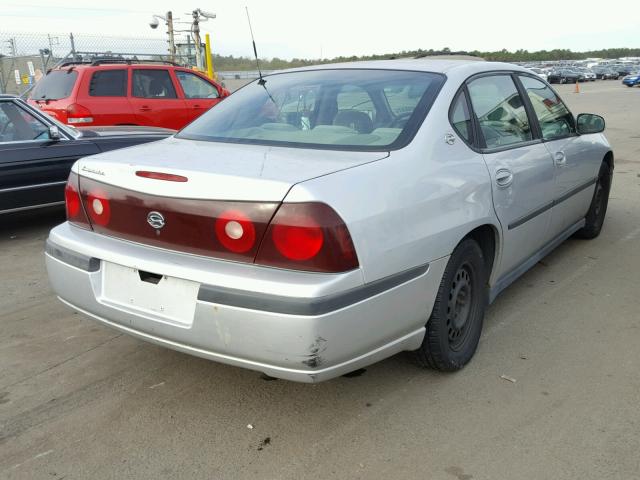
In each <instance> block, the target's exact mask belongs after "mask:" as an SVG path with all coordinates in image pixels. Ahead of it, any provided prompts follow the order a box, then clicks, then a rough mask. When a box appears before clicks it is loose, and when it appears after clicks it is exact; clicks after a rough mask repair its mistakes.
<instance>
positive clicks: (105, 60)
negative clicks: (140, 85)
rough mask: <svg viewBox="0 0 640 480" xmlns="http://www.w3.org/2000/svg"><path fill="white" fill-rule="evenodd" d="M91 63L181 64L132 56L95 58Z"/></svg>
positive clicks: (178, 65)
mask: <svg viewBox="0 0 640 480" xmlns="http://www.w3.org/2000/svg"><path fill="white" fill-rule="evenodd" d="M90 63H91V66H92V67H95V66H97V65H103V64H108V63H126V64H127V65H131V64H132V63H160V64H163V65H173V66H174V67H180V66H181V65H180V64H178V63H176V62H172V61H170V60H138V59H132V58H95V59H93V61H91V62H90Z"/></svg>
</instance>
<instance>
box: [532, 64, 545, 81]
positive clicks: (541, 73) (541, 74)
mask: <svg viewBox="0 0 640 480" xmlns="http://www.w3.org/2000/svg"><path fill="white" fill-rule="evenodd" d="M529 70H531V71H532V72H533V73H535V74H536V75H537V76H539V77H540V78H541V79H543V80H545V81H546V80H547V79H548V78H549V76H548V75H547V73H546V72H545V71H544V70H542V69H541V68H537V67H529Z"/></svg>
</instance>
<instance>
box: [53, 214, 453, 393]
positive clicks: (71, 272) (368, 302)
mask: <svg viewBox="0 0 640 480" xmlns="http://www.w3.org/2000/svg"><path fill="white" fill-rule="evenodd" d="M108 263H114V264H117V265H121V266H125V267H128V268H131V269H139V270H144V271H150V272H155V273H159V274H162V275H167V276H171V277H174V278H180V279H185V280H190V281H193V282H197V283H198V294H197V296H195V295H194V298H193V299H192V300H191V302H189V303H190V305H187V304H185V305H184V308H188V309H191V310H190V311H193V312H194V313H193V318H190V319H189V321H188V322H186V323H178V322H175V321H172V320H171V319H168V318H164V317H163V316H162V315H158V314H157V313H156V312H157V311H159V310H156V312H154V311H150V310H142V309H137V308H129V307H128V306H127V305H122V304H114V303H113V302H111V301H110V299H109V298H106V297H105V289H104V283H105V268H104V267H105V265H107V264H108ZM46 264H47V270H48V272H49V279H50V282H51V285H52V287H53V289H54V291H55V292H56V293H57V295H58V296H59V298H60V299H61V300H62V301H63V302H65V303H66V304H68V305H69V306H71V307H72V308H74V309H76V310H78V311H80V312H82V313H85V314H86V315H88V316H90V317H92V318H94V319H96V320H98V321H100V322H102V323H104V324H106V325H109V326H111V327H113V328H116V329H118V330H120V331H123V332H125V333H128V334H131V335H133V336H136V337H138V338H141V339H143V340H147V341H150V342H152V343H155V344H158V345H162V346H165V347H168V348H172V349H175V350H179V351H182V352H185V353H189V354H192V355H196V356H200V357H204V358H207V359H210V360H215V361H218V362H221V363H226V364H230V365H235V366H240V367H244V368H248V369H252V370H258V371H261V372H264V373H266V374H267V375H270V376H274V377H278V378H284V379H288V380H294V381H302V382H317V381H322V380H327V379H330V378H333V377H336V376H339V375H342V374H344V373H348V372H350V371H353V370H356V369H358V368H362V367H364V366H366V365H369V364H371V363H374V362H376V361H379V360H381V359H383V358H386V357H389V356H391V355H393V354H395V353H397V352H400V351H402V350H413V349H416V348H418V347H419V346H420V344H421V342H422V338H423V336H424V325H425V323H426V320H427V318H428V315H429V312H430V311H431V309H432V307H433V301H434V298H435V294H436V292H437V288H438V285H439V282H440V278H441V276H442V272H443V270H444V267H445V265H446V259H440V260H437V261H435V262H432V263H430V264H429V265H428V266H427V265H424V266H421V267H417V268H415V269H411V270H409V271H406V272H401V273H400V274H398V275H393V276H391V277H387V278H385V279H383V280H382V281H379V282H374V283H370V284H366V285H365V284H363V282H362V273H361V271H360V270H355V271H352V272H347V273H345V274H331V275H327V274H313V273H305V272H290V271H284V270H278V269H270V268H264V267H258V266H254V265H243V264H236V263H233V262H224V261H217V260H212V259H208V258H202V257H196V256H193V255H183V254H179V253H176V252H169V251H165V250H160V249H156V248H150V247H146V246H142V245H137V244H133V243H130V242H124V241H121V240H117V239H112V238H108V237H104V236H101V235H96V234H94V233H92V232H88V231H84V230H81V229H78V228H76V227H73V226H70V225H68V224H63V225H60V226H59V227H56V228H55V229H54V230H52V232H51V235H50V238H49V241H48V244H47V253H46ZM162 301H163V300H162V299H158V302H159V303H161V302H162ZM194 303H195V305H194Z"/></svg>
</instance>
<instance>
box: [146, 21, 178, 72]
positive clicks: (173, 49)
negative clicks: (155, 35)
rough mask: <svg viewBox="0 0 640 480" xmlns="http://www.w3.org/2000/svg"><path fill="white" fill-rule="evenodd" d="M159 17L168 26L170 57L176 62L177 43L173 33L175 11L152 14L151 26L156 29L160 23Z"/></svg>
mask: <svg viewBox="0 0 640 480" xmlns="http://www.w3.org/2000/svg"><path fill="white" fill-rule="evenodd" d="M158 19H160V20H162V21H163V22H165V25H166V26H167V35H169V59H170V60H171V61H172V62H175V57H176V43H175V41H174V38H173V35H174V31H173V13H172V12H171V11H168V12H167V14H166V15H165V16H162V15H152V16H151V21H150V22H149V26H150V27H151V28H153V29H154V30H155V29H156V28H158V25H160V22H158Z"/></svg>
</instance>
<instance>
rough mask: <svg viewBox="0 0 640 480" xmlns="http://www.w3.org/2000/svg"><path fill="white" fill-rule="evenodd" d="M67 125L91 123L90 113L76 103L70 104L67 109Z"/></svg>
mask: <svg viewBox="0 0 640 480" xmlns="http://www.w3.org/2000/svg"><path fill="white" fill-rule="evenodd" d="M67 123H70V124H79V123H93V117H92V116H91V111H90V110H89V109H88V108H87V107H85V106H83V105H80V104H78V103H72V104H71V105H69V106H68V107H67Z"/></svg>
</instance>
